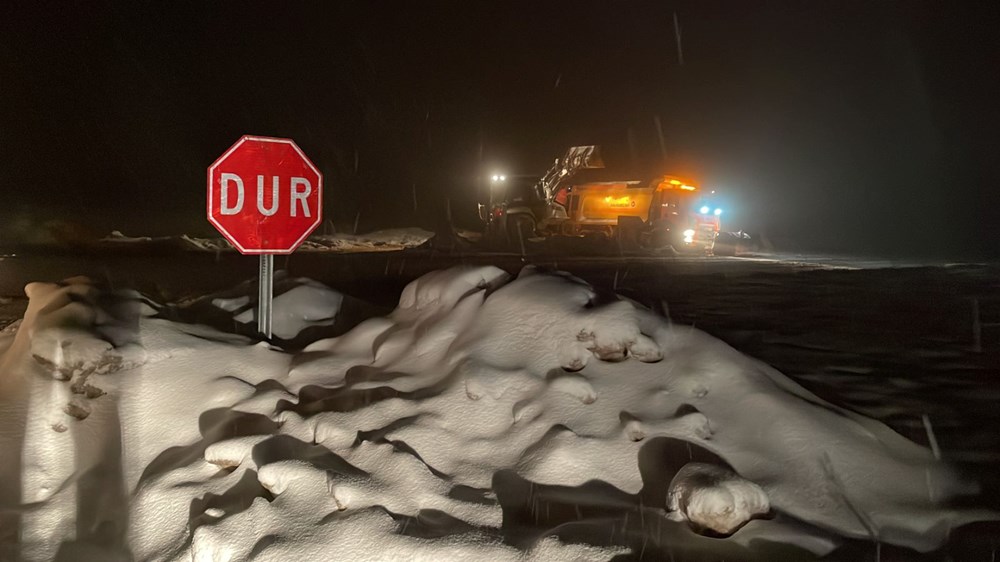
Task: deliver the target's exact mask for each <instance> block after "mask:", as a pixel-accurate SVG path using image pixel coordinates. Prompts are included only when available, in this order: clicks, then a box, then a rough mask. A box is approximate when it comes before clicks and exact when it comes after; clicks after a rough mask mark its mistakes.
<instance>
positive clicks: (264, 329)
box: [257, 254, 274, 339]
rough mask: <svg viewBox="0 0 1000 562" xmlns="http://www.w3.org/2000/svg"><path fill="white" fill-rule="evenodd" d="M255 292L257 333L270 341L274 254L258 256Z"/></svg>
mask: <svg viewBox="0 0 1000 562" xmlns="http://www.w3.org/2000/svg"><path fill="white" fill-rule="evenodd" d="M257 286H258V292H257V331H258V332H260V333H261V334H262V335H263V336H264V337H265V338H267V339H271V299H272V298H273V297H274V254H261V255H260V280H259V283H258V285H257Z"/></svg>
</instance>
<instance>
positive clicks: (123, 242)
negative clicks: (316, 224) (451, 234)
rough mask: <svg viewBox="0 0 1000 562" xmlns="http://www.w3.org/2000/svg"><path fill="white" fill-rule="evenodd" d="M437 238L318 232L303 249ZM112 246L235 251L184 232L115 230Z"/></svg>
mask: <svg viewBox="0 0 1000 562" xmlns="http://www.w3.org/2000/svg"><path fill="white" fill-rule="evenodd" d="M433 237H434V233H433V232H429V231H426V230H423V229H420V228H395V229H387V230H376V231H374V232H369V233H366V234H347V233H338V234H328V235H318V234H314V235H313V236H310V237H309V238H308V239H306V240H305V241H304V242H303V243H302V245H301V246H300V247H299V251H320V252H336V253H354V252H389V251H399V250H404V249H407V248H416V247H417V246H421V245H423V244H425V243H427V241H428V240H430V239H431V238H433ZM99 243H100V244H103V245H105V246H110V247H117V248H123V247H130V246H141V247H146V246H147V245H157V246H162V247H173V248H176V249H184V250H195V251H210V252H215V251H219V250H231V249H232V246H231V245H230V244H229V242H227V241H226V240H225V239H224V238H201V237H196V236H190V235H188V234H182V235H180V236H158V237H150V236H126V235H125V234H122V233H121V231H118V230H114V231H112V232H111V234H109V235H108V236H105V237H104V238H101V239H100V240H99Z"/></svg>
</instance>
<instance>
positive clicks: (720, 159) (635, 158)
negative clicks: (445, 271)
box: [0, 0, 1000, 257]
mask: <svg viewBox="0 0 1000 562" xmlns="http://www.w3.org/2000/svg"><path fill="white" fill-rule="evenodd" d="M38 4H41V3H38ZM996 6H997V3H987V2H983V3H979V4H974V5H966V6H961V5H955V3H951V2H940V3H931V2H918V1H909V2H877V1H869V2H852V1H837V2H801V1H791V2H755V1H749V0H748V1H739V2H699V1H691V2H683V1H678V2H671V1H658V2H644V1H632V0H621V1H605V2H586V1H583V2H581V1H575V2H543V1H536V2H514V1H502V2H501V1H497V2H450V3H439V2H434V3H425V2H416V1H411V2H367V1H359V2H342V1H330V2H314V3H298V2H282V3H279V2H225V3H223V2H218V3H215V2H209V3H203V2H197V3H195V2H191V3H170V4H169V6H168V5H165V4H164V5H161V4H159V3H156V4H153V3H148V4H147V3H145V2H121V3H100V2H76V3H72V2H65V3H51V4H50V5H48V6H47V7H39V6H37V5H35V3H25V5H24V6H23V7H22V8H20V9H18V8H11V7H5V8H3V13H0V186H2V189H3V195H4V199H5V201H6V204H5V205H4V206H3V208H2V209H0V220H3V222H4V225H5V227H4V229H0V231H2V232H4V233H5V234H6V236H8V237H9V236H14V235H16V234H17V232H15V231H18V232H23V231H25V230H26V229H29V228H31V226H32V225H37V224H40V223H42V222H45V221H47V220H52V219H59V220H63V221H75V222H79V223H82V224H84V225H87V226H88V227H89V228H92V229H94V230H95V231H97V232H101V233H104V232H107V231H109V230H111V229H112V228H119V229H121V230H124V231H126V232H127V233H134V234H164V233H171V232H174V233H176V232H182V231H183V232H191V233H195V234H209V233H211V232H212V230H211V226H210V225H208V223H207V221H205V218H204V198H205V169H206V168H207V167H208V165H209V164H211V162H212V161H213V160H214V159H215V158H216V157H217V156H218V155H220V154H221V153H222V152H223V151H224V150H225V149H226V148H228V147H229V146H230V145H231V144H232V143H233V142H234V141H235V140H236V139H237V138H238V137H239V136H240V135H243V134H248V133H249V134H260V135H273V136H284V137H290V138H293V139H295V141H296V142H297V143H298V144H299V145H300V146H301V147H302V148H303V150H304V151H305V152H306V154H308V155H309V156H310V158H311V159H312V160H313V161H314V162H315V163H316V164H317V165H318V166H319V168H320V169H321V170H322V171H323V173H324V175H325V177H326V181H327V204H326V210H327V216H328V217H331V218H332V219H333V220H334V222H335V223H336V224H337V225H338V227H340V228H344V227H347V226H349V225H351V224H352V223H353V221H354V218H355V216H356V214H357V213H358V212H359V211H360V212H361V217H362V218H361V224H362V228H374V227H380V226H393V225H395V226H399V225H410V224H421V225H424V226H432V225H434V224H435V223H436V222H438V221H440V220H441V217H442V216H443V214H444V207H445V200H446V199H450V200H451V205H452V209H453V212H454V213H455V215H456V220H459V221H462V220H467V219H469V218H470V217H471V216H472V214H473V213H474V203H475V201H476V197H477V192H476V190H477V177H481V176H482V174H484V173H490V172H492V171H493V170H500V169H503V170H507V171H509V172H518V173H540V172H542V171H544V169H545V167H546V166H547V165H548V164H549V163H550V162H551V160H552V158H554V157H556V156H558V155H559V154H561V153H562V152H563V151H564V150H565V148H566V147H568V146H570V145H573V144H602V145H603V146H604V147H605V151H606V154H607V160H608V163H609V165H612V166H615V167H621V168H622V169H623V170H624V169H631V170H632V172H634V173H653V172H659V173H679V174H686V175H690V176H692V177H693V178H695V179H696V180H697V181H699V182H701V183H702V185H704V186H706V187H710V188H714V189H717V190H719V191H720V193H723V194H725V196H726V202H725V205H726V207H727V211H729V212H728V213H727V215H726V219H727V224H728V225H729V226H731V227H734V228H740V227H742V228H746V229H749V230H752V231H760V232H765V233H767V234H768V235H769V236H770V237H772V238H774V239H776V240H783V241H787V244H789V245H794V246H799V247H801V248H803V249H814V250H836V251H845V252H861V253H881V254H894V253H895V254H900V255H910V254H917V253H939V254H944V255H954V256H956V257H959V256H965V255H968V254H975V253H994V254H996V253H1000V243H998V242H997V241H996V240H997V238H996V235H995V234H994V231H1000V228H997V227H995V226H994V225H998V224H1000V210H998V209H1000V196H998V191H997V187H998V181H1000V165H998V161H1000V152H998V148H1000V143H998V142H997V140H996V139H997V137H998V131H1000V110H998V107H997V100H998V99H1000V98H998V94H1000V90H998V89H997V86H996V83H997V82H996V77H995V75H996V74H997V73H998V72H997V64H998V61H1000V49H998V48H997V47H998V40H997V39H996V38H995V35H996V33H995V31H994V28H993V27H991V25H992V24H993V22H996V21H998V20H1000V17H998V16H1000V13H998V12H1000V8H997V7H996ZM674 13H676V14H677V17H678V20H679V22H680V25H681V28H682V29H681V30H682V40H683V51H684V64H683V65H680V64H679V63H678V57H677V49H676V45H675V39H674V32H673V15H674ZM657 118H658V119H659V122H660V123H661V129H662V131H663V135H664V144H665V146H664V147H663V149H661V146H660V143H659V138H658V135H657V130H656V126H655V121H656V119H657ZM630 138H631V142H630ZM632 172H630V173H632ZM623 173H625V172H623ZM414 186H415V187H414ZM414 190H415V191H416V194H417V211H416V212H414V210H413V206H414V200H413V199H414V198H413V193H414Z"/></svg>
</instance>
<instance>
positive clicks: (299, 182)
mask: <svg viewBox="0 0 1000 562" xmlns="http://www.w3.org/2000/svg"><path fill="white" fill-rule="evenodd" d="M299 186H305V189H304V190H303V191H299V189H298V188H299ZM312 190H313V187H312V184H311V183H309V180H307V179H306V178H292V199H291V201H290V203H291V205H292V216H293V217H295V216H298V215H296V214H295V211H296V208H295V207H296V205H295V202H296V201H298V202H299V203H302V214H303V215H305V216H306V218H309V217H312V215H311V214H309V202H308V201H306V197H309V194H311V193H312Z"/></svg>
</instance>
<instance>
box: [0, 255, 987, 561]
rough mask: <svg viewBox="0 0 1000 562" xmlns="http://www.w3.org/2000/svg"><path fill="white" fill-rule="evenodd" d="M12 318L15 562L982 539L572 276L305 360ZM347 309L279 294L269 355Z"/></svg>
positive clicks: (102, 301)
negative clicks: (955, 533)
mask: <svg viewBox="0 0 1000 562" xmlns="http://www.w3.org/2000/svg"><path fill="white" fill-rule="evenodd" d="M26 292H27V294H28V297H29V299H30V301H29V306H28V310H27V312H26V313H25V316H24V320H23V321H22V322H20V323H19V324H16V325H14V326H11V327H9V328H8V329H6V330H5V331H4V333H3V334H0V353H2V355H0V376H2V378H0V402H2V403H0V427H2V428H3V429H2V432H0V438H2V439H3V441H4V442H3V450H4V451H7V452H8V462H6V463H4V464H3V467H4V468H3V473H2V474H0V501H2V502H3V503H2V507H3V508H4V509H3V511H2V512H0V513H2V515H0V517H2V519H0V529H2V530H3V531H2V532H0V544H3V542H4V540H3V539H5V538H6V539H7V541H8V542H9V540H10V539H11V537H15V536H16V537H19V544H18V546H16V547H14V548H16V549H19V550H21V551H22V554H23V555H24V557H25V558H26V559H29V560H34V559H42V560H44V559H52V558H55V557H56V556H57V555H59V556H66V557H68V558H66V559H92V560H113V559H119V558H120V559H124V558H127V557H131V558H133V559H136V560H188V559H195V560H248V559H255V560H289V559H301V560H327V559H343V560H386V559H426V560H443V559H459V558H464V559H477V560H479V559H481V560H496V559H511V560H522V559H536V560H586V559H595V560H603V559H609V558H611V557H613V556H615V555H617V554H621V553H630V554H632V555H635V556H639V555H641V554H642V553H644V552H645V550H646V548H647V542H648V543H649V547H648V548H649V549H650V551H656V549H661V550H662V549H665V548H667V547H668V546H669V547H670V548H671V549H676V550H677V552H679V553H684V552H716V553H722V554H724V555H726V556H728V557H729V559H751V558H754V557H756V558H758V559H768V554H767V552H768V551H767V549H768V548H773V545H775V544H779V545H786V547H785V548H791V549H798V550H792V552H796V553H798V556H799V557H800V558H801V557H802V556H804V555H807V554H808V553H811V554H812V555H815V556H820V555H824V554H827V553H828V552H830V551H832V550H833V549H835V548H836V547H837V545H838V544H840V543H842V542H843V541H845V540H850V539H864V540H871V541H873V542H876V543H884V544H886V545H898V546H903V547H908V548H912V549H914V550H918V551H927V550H931V549H934V548H936V547H938V546H940V545H941V544H942V543H943V542H944V541H946V540H947V538H948V534H949V531H950V530H951V529H952V528H955V527H957V526H959V525H961V524H963V523H966V522H971V521H978V520H995V519H996V518H997V514H996V513H993V512H990V511H987V510H984V509H977V508H974V507H963V508H958V507H954V505H956V504H955V503H954V502H953V500H955V499H956V498H959V497H961V496H964V495H972V494H975V493H976V488H977V487H976V483H974V482H969V481H966V480H964V479H962V478H961V477H960V476H959V475H958V474H957V473H956V471H954V470H953V469H952V467H950V466H949V465H948V464H946V463H944V462H941V461H940V460H938V459H937V458H936V457H935V455H934V454H933V452H932V451H931V450H930V449H928V448H925V447H923V446H920V445H917V444H914V443H913V442H910V441H908V440H906V439H904V438H903V437H901V436H900V435H898V434H897V433H895V432H893V431H892V430H890V429H889V428H888V427H887V426H885V425H884V424H882V423H880V422H878V421H874V420H872V419H869V418H865V417H863V416H860V415H858V414H855V413H852V412H850V411H847V410H844V409H842V408H839V407H836V406H834V405H832V404H829V403H827V402H826V401H824V400H822V399H820V398H819V397H817V396H815V395H813V394H811V393H810V392H808V391H806V390H805V389H803V388H802V387H800V386H798V385H797V384H796V383H794V382H793V381H792V380H790V379H789V378H787V377H785V376H784V375H782V374H781V373H779V372H777V371H775V370H774V369H772V368H770V367H768V366H767V365H765V364H763V363H760V362H758V361H755V360H753V359H751V358H748V357H746V356H744V355H742V354H740V353H739V352H737V351H735V350H734V349H732V348H731V347H729V346H728V345H726V344H725V343H723V342H721V341H719V340H717V339H715V338H713V337H711V336H709V335H707V334H704V333H702V332H700V331H698V330H695V329H693V328H691V327H688V326H678V325H672V324H670V323H669V322H668V321H667V320H665V319H664V318H662V317H660V316H657V315H655V314H653V313H652V312H650V311H649V310H647V309H645V308H643V307H641V306H638V305H637V304H635V303H633V302H632V301H629V300H627V299H623V298H616V299H609V298H607V297H604V296H599V295H598V294H597V293H596V292H595V291H594V290H593V289H592V288H591V287H590V286H588V285H587V284H586V283H584V282H582V281H580V280H579V279H576V278H573V277H571V276H569V275H566V274H558V273H543V272H540V271H538V270H535V269H533V268H526V269H524V270H523V271H522V272H521V273H520V275H518V276H517V277H516V278H511V277H510V276H508V275H507V274H506V273H504V272H503V271H501V270H499V269H496V268H492V267H465V268H454V269H449V270H444V271H437V272H433V273H430V274H427V275H425V276H423V277H421V278H419V279H417V280H416V281H414V282H412V283H411V284H410V285H408V286H407V288H406V289H405V290H404V292H403V294H402V296H401V297H400V301H399V305H398V307H397V308H396V309H395V310H394V311H393V312H392V313H391V314H389V315H387V316H384V317H371V318H366V319H364V320H362V321H360V322H359V323H357V325H356V326H355V327H354V328H353V329H351V330H349V331H347V332H346V333H344V334H343V335H340V336H338V337H336V338H327V339H319V340H317V341H314V342H313V343H311V344H310V345H308V346H307V347H306V348H305V349H303V350H302V351H298V352H290V351H287V350H284V349H281V348H279V347H274V346H271V345H268V344H266V343H259V342H255V341H253V340H251V339H249V338H247V337H245V336H242V335H239V334H235V333H232V331H224V330H219V329H216V328H209V327H207V326H205V325H203V324H199V323H196V322H190V321H186V322H181V321H178V320H176V319H177V318H186V319H191V315H184V314H179V313H178V311H177V310H175V309H173V308H172V307H170V306H165V305H160V304H158V303H154V302H151V301H149V300H148V299H146V298H144V297H142V296H141V295H138V294H135V293H128V292H117V293H113V292H106V291H100V290H98V289H97V288H96V287H95V286H94V285H92V284H91V283H90V282H89V281H87V280H86V279H72V280H68V281H66V282H63V283H60V284H42V283H38V284H32V285H29V286H28V288H27V290H26ZM247 293H249V294H248V295H246V297H251V296H252V295H253V294H254V292H253V291H250V290H248V291H247ZM200 302H201V304H202V305H204V303H206V302H208V303H211V305H212V306H214V307H215V310H216V312H217V313H218V314H230V315H232V317H233V326H234V330H233V331H236V330H235V327H236V326H238V325H240V324H241V323H244V322H249V321H250V320H252V314H251V315H248V312H247V311H248V310H249V307H251V306H252V304H253V303H252V301H251V299H250V298H241V296H240V295H233V294H231V293H229V294H226V295H225V296H208V297H206V298H205V299H203V300H202V301H200ZM344 302H345V297H344V296H342V295H340V294H339V293H336V292H335V291H332V290H330V289H328V288H326V287H324V286H322V285H320V284H318V283H315V282H311V281H308V280H298V281H293V282H290V283H287V284H286V286H285V287H284V292H283V293H282V294H280V295H278V296H277V297H276V299H275V316H276V319H278V320H279V321H280V322H279V324H278V325H276V332H277V331H278V330H280V332H281V333H279V334H277V335H278V336H279V337H280V338H282V339H284V340H287V339H290V338H292V337H294V336H295V335H296V334H298V333H300V332H303V333H307V332H305V331H306V330H310V329H311V330H313V332H309V333H319V332H317V331H316V329H317V327H322V326H325V325H329V324H331V323H333V322H336V321H338V320H341V321H344V320H345V319H343V318H338V316H339V315H340V314H342V313H343V311H344V310H346V309H345V308H344V307H343V305H342V303H344ZM188 306H189V307H193V306H194V304H191V305H188ZM170 318H173V319H174V320H171V319H170ZM348 320H349V319H348ZM214 325H218V323H215V324H214ZM564 512H565V513H564ZM622 512H624V513H626V516H625V518H626V521H627V519H628V514H630V513H631V514H634V517H633V525H632V526H629V525H627V524H626V525H623V526H620V527H621V528H619V524H617V523H616V520H614V519H613V518H611V517H609V514H620V513H622ZM636 519H641V522H640V523H638V524H636V523H635V520H636ZM532 520H533V521H532ZM574 525H576V526H578V527H579V526H581V525H582V526H583V527H582V528H584V529H587V530H589V532H585V533H581V532H575V533H574V532H573V530H572V529H573V528H574ZM636 525H638V529H639V531H640V532H639V533H638V535H639V536H640V537H641V539H639V540H637V539H636V538H635V537H631V538H630V537H629V536H628V533H627V532H626V528H628V529H634V528H635V527H636ZM525 528H534V532H523V529H525ZM654 528H655V529H656V531H655V532H654V531H653V529H654ZM519 529H520V530H521V531H519V532H521V534H522V535H527V536H529V537H530V540H518V539H517V538H516V537H514V536H512V533H513V531H512V530H519ZM616 533H617V535H618V538H617V539H616V538H615V536H616ZM608 534H610V536H608ZM664 534H666V538H664V536H663V535H664ZM706 535H707V536H710V538H708V537H706ZM668 543H669V544H668ZM769 545H771V546H769ZM664 551H665V550H664ZM671 552H673V550H672V551H671ZM786 552H787V551H786ZM3 553H4V552H0V554H3ZM8 553H9V552H8ZM679 559H684V558H683V557H680V558H679Z"/></svg>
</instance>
